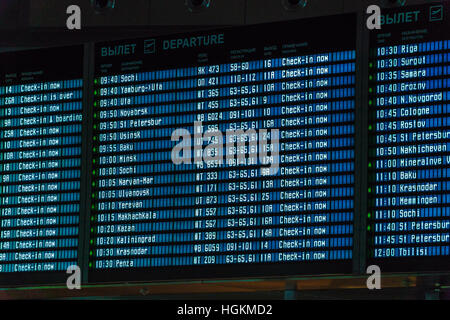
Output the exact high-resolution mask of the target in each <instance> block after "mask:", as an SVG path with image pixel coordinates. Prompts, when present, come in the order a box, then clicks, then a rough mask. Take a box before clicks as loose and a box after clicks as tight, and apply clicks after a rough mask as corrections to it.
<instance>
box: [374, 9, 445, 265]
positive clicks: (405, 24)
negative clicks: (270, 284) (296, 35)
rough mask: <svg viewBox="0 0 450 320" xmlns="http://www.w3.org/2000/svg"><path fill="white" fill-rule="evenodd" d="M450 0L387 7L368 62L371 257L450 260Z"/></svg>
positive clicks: (386, 261) (403, 261)
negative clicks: (393, 7) (410, 5)
mask: <svg viewBox="0 0 450 320" xmlns="http://www.w3.org/2000/svg"><path fill="white" fill-rule="evenodd" d="M449 28H450V3H448V2H444V3H433V4H429V5H425V6H418V7H403V8H396V9H392V10H386V11H384V12H383V13H382V19H381V29H379V30H374V31H371V37H370V47H371V48H370V61H369V70H370V72H369V101H368V104H369V126H368V132H369V146H368V148H369V157H368V164H367V165H368V170H369V174H368V200H369V202H368V213H367V242H368V252H367V254H368V264H378V265H380V266H381V270H382V271H395V270H397V271H415V270H425V269H428V270H440V269H445V267H446V264H444V263H442V262H443V261H450V259H449V258H450V233H449V231H450V218H449V216H450V194H449V190H450V140H449V138H450V117H449V116H450V104H449V100H448V97H449V74H450V65H449V62H450V36H449V32H448V30H449Z"/></svg>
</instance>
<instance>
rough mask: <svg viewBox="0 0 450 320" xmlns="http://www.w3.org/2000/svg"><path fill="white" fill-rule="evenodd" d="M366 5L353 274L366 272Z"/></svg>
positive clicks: (360, 28) (359, 64)
mask: <svg viewBox="0 0 450 320" xmlns="http://www.w3.org/2000/svg"><path fill="white" fill-rule="evenodd" d="M365 18H366V16H365V8H364V6H362V7H361V9H360V10H359V12H358V17H357V20H358V22H357V36H356V38H357V45H356V105H355V218H354V238H353V239H354V256H353V273H354V274H365V268H366V247H367V245H366V243H367V239H366V215H367V179H368V178H367V173H368V172H367V156H368V155H367V152H368V136H367V134H368V133H367V130H368V129H367V128H368V116H369V115H368V112H369V110H368V102H367V101H368V90H369V84H368V74H369V70H368V69H369V68H368V65H369V30H368V29H367V28H366V22H365Z"/></svg>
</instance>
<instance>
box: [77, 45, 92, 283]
mask: <svg viewBox="0 0 450 320" xmlns="http://www.w3.org/2000/svg"><path fill="white" fill-rule="evenodd" d="M93 68H94V44H93V43H87V44H85V45H84V70H83V78H84V82H83V83H84V95H83V96H84V99H83V132H82V139H83V147H82V148H83V149H82V176H81V208H80V209H81V216H80V244H79V249H78V250H79V257H80V268H81V279H82V283H87V282H88V280H89V279H88V273H89V241H90V231H89V230H90V216H91V215H90V212H91V210H90V208H91V197H90V195H91V184H92V179H91V177H92V175H91V174H90V173H91V171H92V136H93V133H92V114H93V83H94V80H93V75H94V69H93Z"/></svg>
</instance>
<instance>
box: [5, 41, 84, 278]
mask: <svg viewBox="0 0 450 320" xmlns="http://www.w3.org/2000/svg"><path fill="white" fill-rule="evenodd" d="M0 60H1V61H2V63H1V64H0V132H1V135H0V179H1V186H0V192H1V193H0V201H1V202H0V284H8V283H16V284H17V283H20V284H26V283H36V282H39V283H47V282H48V283H52V282H55V281H57V282H61V281H62V280H63V279H64V278H65V272H66V270H67V268H68V267H69V266H71V265H77V264H78V254H77V252H78V227H79V215H80V174H81V130H82V92H83V47H82V46H79V47H68V48H62V49H61V48H55V49H45V50H31V51H22V52H13V53H4V54H1V55H0ZM68 61H69V62H70V63H68ZM64 282H65V280H64Z"/></svg>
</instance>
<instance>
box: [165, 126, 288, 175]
mask: <svg viewBox="0 0 450 320" xmlns="http://www.w3.org/2000/svg"><path fill="white" fill-rule="evenodd" d="M180 139H181V141H180ZM269 139H270V140H271V143H268V140H269ZM171 140H172V141H177V142H178V144H176V145H175V146H174V148H173V149H172V153H171V159H172V162H173V163H174V164H175V165H179V164H192V163H193V162H194V163H195V164H196V165H199V166H202V165H203V161H204V162H205V163H206V164H207V165H208V166H209V165H223V164H224V154H223V152H224V151H223V150H224V146H223V134H222V132H221V131H220V130H218V128H217V127H213V128H208V130H206V131H205V132H204V133H203V125H202V122H200V121H195V122H194V143H193V144H194V146H193V150H192V137H191V133H190V132H189V131H188V130H187V129H183V128H179V129H176V130H175V131H173V133H172V136H171ZM204 142H207V143H209V144H208V145H207V146H206V147H205V149H203V143H204ZM246 143H248V146H247V145H246ZM279 149H280V147H279V130H278V129H271V130H270V132H268V131H267V130H266V129H260V130H259V133H257V132H256V130H254V129H248V130H247V131H244V130H231V129H228V130H227V131H226V146H225V150H226V151H225V153H226V163H227V164H228V165H231V166H237V165H240V164H246V165H256V164H257V154H259V161H260V164H261V165H262V167H261V168H260V172H261V175H263V176H267V175H276V174H277V173H278V169H279ZM258 151H259V152H258ZM192 152H193V153H194V156H193V157H192ZM269 152H270V155H269ZM246 154H248V158H246ZM235 155H236V158H235ZM192 160H193V162H192Z"/></svg>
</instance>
